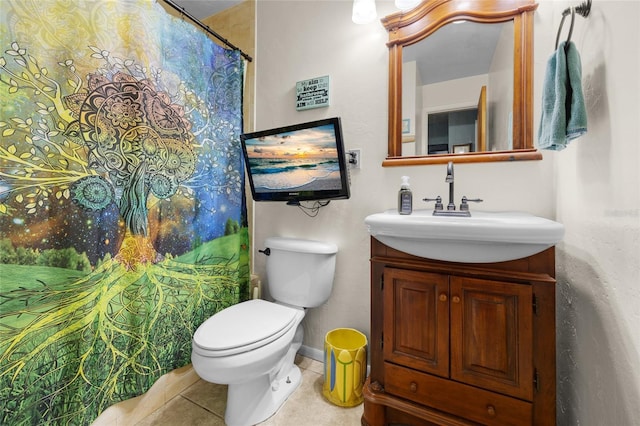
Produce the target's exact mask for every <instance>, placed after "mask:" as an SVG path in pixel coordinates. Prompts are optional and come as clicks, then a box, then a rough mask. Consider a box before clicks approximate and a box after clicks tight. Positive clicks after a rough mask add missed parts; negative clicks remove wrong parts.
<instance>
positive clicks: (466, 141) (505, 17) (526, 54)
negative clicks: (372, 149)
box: [382, 0, 542, 166]
mask: <svg viewBox="0 0 640 426" xmlns="http://www.w3.org/2000/svg"><path fill="white" fill-rule="evenodd" d="M537 7H538V5H537V3H535V1H534V0H473V1H468V0H424V1H423V2H422V3H420V4H419V5H418V6H416V7H415V8H414V9H412V10H409V11H405V12H398V13H394V14H392V15H389V16H387V17H385V18H383V19H382V24H383V25H384V27H385V28H386V29H387V31H388V33H389V41H388V42H387V46H388V47H389V134H388V144H389V147H388V156H387V158H386V159H385V160H384V161H383V163H382V165H383V166H408V165H421V164H439V163H447V162H449V161H454V162H457V163H462V162H489V161H514V160H540V159H542V154H541V153H540V152H538V151H537V150H536V149H535V147H534V142H533V133H534V132H533V103H532V90H533V88H532V85H533V13H534V11H535V9H536V8H537ZM459 23H463V25H458V24H459ZM465 26H466V27H465ZM463 28H464V29H463ZM477 30H480V31H482V35H477V34H478V33H477V32H476V31H477ZM467 31H468V33H467ZM505 35H506V36H505ZM511 36H512V37H511ZM456 38H461V40H460V41H457V42H454V40H455V39H456ZM490 39H492V40H493V39H495V41H494V42H493V44H491V43H490V42H489V40H490ZM497 40H500V41H497ZM445 41H446V42H445ZM456 43H457V44H456ZM483 44H488V45H490V46H491V45H492V46H493V47H489V49H493V51H491V52H490V53H488V54H486V55H485V56H490V58H488V59H489V60H488V61H484V60H483V59H473V60H472V62H471V63H467V64H464V63H462V64H460V63H458V64H457V65H447V67H446V69H444V71H443V72H440V71H442V70H438V71H436V70H434V69H431V70H430V71H424V68H422V65H420V62H421V61H422V63H426V64H431V65H433V64H445V63H447V58H446V57H445V56H444V55H445V53H455V55H454V56H456V57H457V58H456V59H455V60H454V62H455V61H456V60H458V61H460V60H462V59H465V58H471V57H472V56H473V54H475V53H477V52H479V51H481V50H483V49H484V47H483V46H482V45H483ZM496 45H498V46H502V47H500V49H501V50H498V48H497V47H496ZM426 46H428V48H429V49H431V50H424V49H425V48H427V47H426ZM505 46H506V47H505ZM463 48H468V49H469V50H467V51H464V50H463ZM438 52H440V53H438ZM511 52H512V53H511ZM439 54H442V55H443V56H438V55H439ZM403 56H405V58H404V59H409V60H410V61H409V62H407V63H406V64H405V63H404V62H403ZM496 58H497V59H496ZM505 58H506V59H505ZM511 58H512V61H511ZM481 62H488V63H490V65H487V69H485V70H484V71H483V70H475V71H470V70H471V69H474V68H475V66H476V65H480V63H481ZM505 62H507V63H508V66H507V67H506V68H505V65H504V63H505ZM496 63H497V64H501V65H496ZM491 67H493V68H491ZM468 70H469V71H470V72H472V73H473V72H475V73H481V74H480V75H479V77H478V76H471V75H466V74H460V75H458V74H457V72H458V71H460V72H462V71H465V72H466V71H468ZM505 70H506V73H505ZM421 73H424V74H428V75H426V76H422V74H421ZM439 73H441V74H443V75H448V76H449V77H450V78H451V79H453V80H452V81H448V82H447V83H446V84H448V86H447V85H442V84H443V83H441V82H438V83H428V84H424V85H423V84H422V80H425V81H431V80H428V79H431V78H432V77H433V78H435V74H439ZM403 75H404V80H405V81H404V83H403ZM411 76H413V78H414V80H411ZM427 77H428V79H427ZM471 79H475V80H478V81H480V83H479V84H480V85H479V86H478V88H477V90H476V88H473V89H468V90H467V91H468V92H469V93H463V94H461V95H460V96H455V94H456V92H457V91H462V87H466V84H467V82H468V81H470V80H471ZM408 81H411V83H407V82H408ZM436 84H439V85H440V86H439V87H440V89H439V90H440V92H441V93H442V92H444V93H445V94H444V95H440V98H441V100H440V101H438V103H439V105H432V104H430V102H431V101H433V100H434V99H436V98H437V96H436V95H432V94H431V95H430V94H429V93H434V92H430V90H432V89H433V88H435V87H436ZM474 84H476V83H475V82H474ZM443 88H445V89H443ZM403 95H404V96H403ZM458 98H464V100H461V99H458ZM473 98H475V101H473V100H472V99H473ZM425 99H426V100H425ZM474 103H475V105H473V104H474ZM403 105H404V107H403ZM412 108H413V110H412ZM464 116H466V118H464ZM469 117H470V118H469ZM447 120H449V121H453V122H455V123H458V122H460V121H461V120H462V121H464V123H466V124H463V125H462V127H466V128H467V129H471V130H467V131H466V133H461V131H460V130H459V129H461V128H462V127H451V129H452V130H451V131H450V132H449V133H451V134H452V135H455V136H451V137H448V136H444V137H445V139H442V137H443V136H438V137H437V138H429V133H430V131H431V134H435V132H436V129H437V128H438V126H442V122H443V121H447ZM430 129H431V130H430ZM445 134H446V132H445ZM447 137H448V139H447ZM438 138H439V139H438ZM411 144H413V149H407V147H408V146H410V145H411ZM403 151H404V152H403Z"/></svg>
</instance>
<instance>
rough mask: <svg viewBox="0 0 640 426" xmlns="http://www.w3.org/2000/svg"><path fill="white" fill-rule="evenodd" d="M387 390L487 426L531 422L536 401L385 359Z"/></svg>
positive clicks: (385, 385)
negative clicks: (466, 383)
mask: <svg viewBox="0 0 640 426" xmlns="http://www.w3.org/2000/svg"><path fill="white" fill-rule="evenodd" d="M384 382H385V383H384V389H385V392H386V393H388V394H392V395H396V396H400V397H402V398H406V399H408V400H411V401H414V402H417V403H419V404H422V405H426V406H429V407H432V408H435V409H437V410H440V411H445V412H448V413H456V414H457V415H460V414H461V413H463V415H464V417H465V418H467V419H469V420H472V421H474V422H478V423H481V424H486V425H527V424H528V425H531V422H532V416H533V413H532V404H531V403H529V402H526V401H522V400H519V399H515V398H511V397H508V396H504V395H501V394H497V393H493V392H489V391H485V390H482V389H479V388H476V387H473V386H469V385H465V384H463V383H458V382H454V381H452V380H448V379H443V378H440V377H436V376H432V375H430V374H425V373H421V372H419V371H416V370H412V369H409V368H405V367H399V366H397V365H395V364H391V363H388V362H385V366H384Z"/></svg>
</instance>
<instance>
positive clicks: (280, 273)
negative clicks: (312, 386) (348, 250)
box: [191, 238, 337, 426]
mask: <svg viewBox="0 0 640 426" xmlns="http://www.w3.org/2000/svg"><path fill="white" fill-rule="evenodd" d="M266 245H267V248H269V250H265V251H266V253H268V255H267V256H268V257H267V276H268V278H269V282H268V286H269V288H270V289H271V288H274V289H275V291H274V292H272V295H274V293H275V294H277V295H278V296H277V300H276V301H275V302H268V301H265V300H261V299H255V300H249V301H246V302H242V303H238V304H236V305H233V306H231V307H229V308H226V309H224V310H222V311H220V312H218V313H216V314H215V315H213V316H212V317H210V318H209V319H207V320H206V321H205V322H204V323H202V324H201V325H200V327H198V329H197V330H196V332H195V333H194V336H193V342H192V353H191V361H192V364H193V368H194V370H195V371H196V373H197V374H198V375H199V376H200V377H201V378H202V379H204V380H206V381H209V382H212V383H220V384H227V385H228V390H227V407H226V411H225V423H226V424H227V425H229V426H246V425H254V424H256V423H260V422H262V421H264V420H266V419H267V418H269V417H271V416H272V415H273V414H274V413H275V412H276V411H277V410H278V408H280V406H281V405H282V404H283V403H284V402H285V401H286V399H287V398H288V397H289V395H291V393H293V391H295V389H296V388H297V387H298V385H299V384H300V381H301V373H300V369H299V368H298V367H297V366H296V365H295V364H294V360H295V355H296V353H297V351H298V349H300V346H301V345H302V339H303V329H302V325H301V322H302V319H303V318H304V316H305V309H306V308H307V307H315V306H318V305H319V303H324V301H326V300H327V299H328V297H329V294H330V290H331V286H332V285H333V275H334V268H335V254H336V252H337V247H335V245H333V244H326V243H319V242H311V241H305V240H296V239H287V238H269V239H267V241H266ZM270 264H271V265H272V267H271V268H270V267H269V265H270ZM273 265H276V266H273ZM278 280H280V281H278ZM327 286H328V291H327ZM289 295H290V296H289ZM274 297H276V296H275V295H274ZM283 299H284V300H283Z"/></svg>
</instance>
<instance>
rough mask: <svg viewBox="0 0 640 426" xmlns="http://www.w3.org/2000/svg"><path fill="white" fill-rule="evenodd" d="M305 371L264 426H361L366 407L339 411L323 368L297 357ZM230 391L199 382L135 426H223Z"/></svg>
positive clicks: (315, 362) (306, 359)
mask: <svg viewBox="0 0 640 426" xmlns="http://www.w3.org/2000/svg"><path fill="white" fill-rule="evenodd" d="M296 364H297V365H298V366H299V367H300V370H301V371H302V383H301V384H300V387H299V388H298V389H297V390H296V391H295V392H294V393H293V394H292V395H291V396H290V397H289V399H288V400H287V401H286V402H285V403H284V405H283V406H282V407H280V410H278V412H277V413H276V414H275V415H273V416H272V417H271V418H269V419H267V420H266V421H264V422H263V423H260V425H261V426H334V425H340V426H358V425H360V417H361V416H362V410H363V405H362V404H360V405H358V406H357V407H353V408H342V407H338V406H336V405H334V404H332V403H330V402H329V401H327V400H326V399H325V398H324V396H323V395H322V384H323V380H324V377H323V365H322V363H321V362H318V361H315V360H313V359H310V358H306V357H302V356H297V357H296ZM226 398H227V387H226V386H224V385H217V384H214V383H208V382H205V381H204V380H198V381H197V382H196V383H195V384H193V385H191V386H190V387H188V388H186V389H185V390H184V391H182V392H181V393H180V394H179V395H177V396H175V397H174V398H172V399H171V400H169V401H168V402H167V403H166V404H165V405H164V406H162V407H161V408H159V409H158V410H156V411H155V412H153V413H152V414H150V415H149V416H148V417H146V418H145V419H143V420H142V421H140V422H138V423H137V424H136V426H174V425H181V426H182V425H194V426H195V425H197V426H224V409H225V403H226Z"/></svg>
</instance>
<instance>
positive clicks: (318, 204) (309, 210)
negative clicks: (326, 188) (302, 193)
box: [287, 200, 331, 217]
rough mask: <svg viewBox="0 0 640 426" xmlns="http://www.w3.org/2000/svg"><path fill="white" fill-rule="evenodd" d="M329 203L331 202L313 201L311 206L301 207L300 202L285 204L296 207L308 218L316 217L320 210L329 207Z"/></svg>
mask: <svg viewBox="0 0 640 426" xmlns="http://www.w3.org/2000/svg"><path fill="white" fill-rule="evenodd" d="M330 202H331V200H327V201H314V202H313V204H311V205H303V204H301V202H300V201H293V202H292V201H289V202H288V203H287V204H288V205H290V206H298V208H299V209H300V210H302V212H303V213H304V214H306V215H307V216H309V217H316V216H317V215H318V212H319V211H320V209H321V208H322V207H325V206H327V205H329V203H330Z"/></svg>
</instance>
